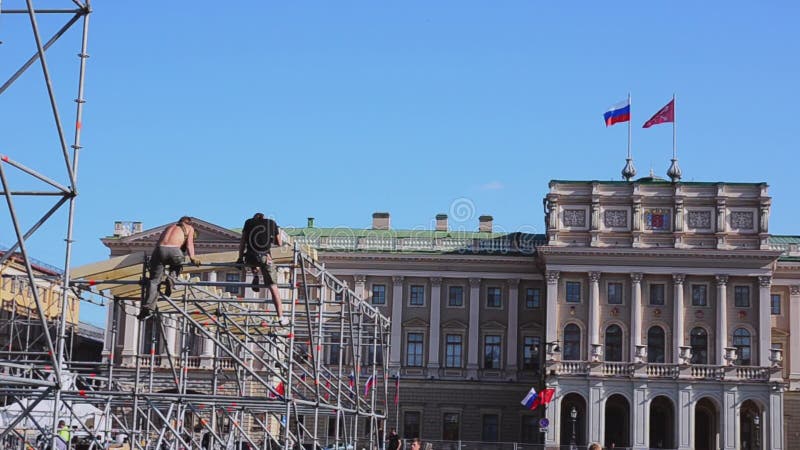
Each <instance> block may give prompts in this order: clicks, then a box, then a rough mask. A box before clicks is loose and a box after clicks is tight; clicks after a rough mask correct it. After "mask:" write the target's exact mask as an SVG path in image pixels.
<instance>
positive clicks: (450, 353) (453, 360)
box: [444, 334, 464, 368]
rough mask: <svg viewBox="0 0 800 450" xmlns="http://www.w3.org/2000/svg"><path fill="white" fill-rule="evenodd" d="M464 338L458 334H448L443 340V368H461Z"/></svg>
mask: <svg viewBox="0 0 800 450" xmlns="http://www.w3.org/2000/svg"><path fill="white" fill-rule="evenodd" d="M463 340H464V338H463V337H462V336H461V335H460V334H448V335H447V337H446V338H445V357H444V366H445V367H449V368H461V354H462V349H463Z"/></svg>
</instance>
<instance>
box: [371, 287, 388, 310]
mask: <svg viewBox="0 0 800 450" xmlns="http://www.w3.org/2000/svg"><path fill="white" fill-rule="evenodd" d="M372 304H373V305H385V304H386V285H385V284H373V285H372Z"/></svg>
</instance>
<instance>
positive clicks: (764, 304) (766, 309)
mask: <svg viewBox="0 0 800 450" xmlns="http://www.w3.org/2000/svg"><path fill="white" fill-rule="evenodd" d="M771 286H772V277H770V276H761V277H758V334H757V336H758V365H759V366H761V367H769V366H770V365H771V363H770V361H769V349H770V347H771V346H772V318H771V317H770V313H771V311H770V296H771V294H770V287H771Z"/></svg>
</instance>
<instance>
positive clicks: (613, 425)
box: [605, 394, 631, 448]
mask: <svg viewBox="0 0 800 450" xmlns="http://www.w3.org/2000/svg"><path fill="white" fill-rule="evenodd" d="M630 423H631V407H630V404H629V403H628V399H626V398H625V397H623V396H621V395H619V394H614V395H612V396H611V397H609V398H608V400H606V427H605V446H606V447H607V448H611V447H616V448H620V447H630V442H631V439H630V434H631V432H630V430H631V427H630Z"/></svg>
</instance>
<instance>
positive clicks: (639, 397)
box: [610, 382, 650, 450]
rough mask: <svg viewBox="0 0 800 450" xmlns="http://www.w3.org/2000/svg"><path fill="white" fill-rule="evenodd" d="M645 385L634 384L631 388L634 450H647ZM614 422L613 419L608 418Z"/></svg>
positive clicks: (647, 422) (647, 419) (647, 413)
mask: <svg viewBox="0 0 800 450" xmlns="http://www.w3.org/2000/svg"><path fill="white" fill-rule="evenodd" d="M646 400H647V383H638V382H637V383H636V384H635V385H634V387H633V405H632V408H633V422H632V427H631V428H632V429H633V442H632V444H633V447H632V448H634V449H637V450H638V449H648V448H650V446H649V445H648V442H647V441H648V440H649V433H648V431H649V430H648V425H649V422H650V414H649V411H648V410H647V406H648V404H647V401H646ZM610 419H611V420H614V419H613V418H610Z"/></svg>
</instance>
